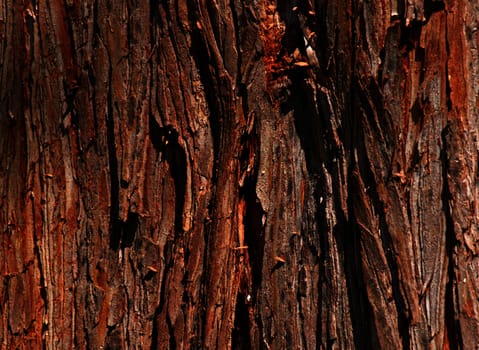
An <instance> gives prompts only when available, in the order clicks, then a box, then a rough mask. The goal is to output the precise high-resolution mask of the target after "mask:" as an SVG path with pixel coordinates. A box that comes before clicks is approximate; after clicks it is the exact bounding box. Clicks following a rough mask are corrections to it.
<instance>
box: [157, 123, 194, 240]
mask: <svg viewBox="0 0 479 350" xmlns="http://www.w3.org/2000/svg"><path fill="white" fill-rule="evenodd" d="M149 137H150V142H151V143H152V145H153V147H154V148H155V150H156V151H157V152H158V156H159V157H160V159H162V160H164V161H166V162H167V163H168V166H169V169H170V175H171V177H172V178H173V182H174V184H175V223H174V225H175V233H182V232H183V209H184V205H185V195H186V170H187V169H186V166H187V165H186V155H185V152H184V150H183V148H182V147H181V146H180V145H179V143H178V137H179V135H178V131H177V130H176V129H175V128H173V127H172V126H170V125H168V126H165V127H160V125H159V124H158V122H157V121H156V120H155V118H154V117H153V115H151V114H150V117H149Z"/></svg>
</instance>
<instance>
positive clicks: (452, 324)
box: [441, 125, 463, 349]
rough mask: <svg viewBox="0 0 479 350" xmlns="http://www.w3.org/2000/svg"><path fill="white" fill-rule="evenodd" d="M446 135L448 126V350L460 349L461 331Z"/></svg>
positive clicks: (444, 200)
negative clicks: (455, 298) (457, 314)
mask: <svg viewBox="0 0 479 350" xmlns="http://www.w3.org/2000/svg"><path fill="white" fill-rule="evenodd" d="M448 133H449V126H448V125H447V126H446V127H445V128H444V129H443V131H442V133H441V138H442V150H441V161H442V183H443V188H442V193H441V199H442V210H443V211H444V216H445V219H446V254H447V262H448V264H447V282H446V295H445V304H446V305H445V307H444V318H445V320H444V323H445V342H446V343H448V345H449V348H450V349H460V348H462V344H463V342H462V339H461V332H460V331H458V330H460V329H461V327H460V324H459V320H458V319H457V318H456V316H455V315H456V312H455V307H454V306H455V300H454V295H455V293H454V288H455V286H457V280H456V277H455V273H454V266H455V262H454V254H455V253H454V248H455V246H456V235H455V233H454V221H453V218H452V214H451V210H450V206H449V201H450V200H451V193H450V191H449V181H448V174H449V159H448V157H447V148H448Z"/></svg>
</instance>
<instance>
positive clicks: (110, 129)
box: [106, 64, 123, 250]
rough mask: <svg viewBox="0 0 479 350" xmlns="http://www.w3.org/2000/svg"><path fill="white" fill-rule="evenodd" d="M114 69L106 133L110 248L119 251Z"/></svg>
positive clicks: (109, 95) (109, 93)
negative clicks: (113, 89)
mask: <svg viewBox="0 0 479 350" xmlns="http://www.w3.org/2000/svg"><path fill="white" fill-rule="evenodd" d="M111 76H112V67H111V64H110V67H109V71H108V82H109V86H108V96H107V112H106V129H107V130H106V132H107V144H108V163H109V168H110V169H109V170H110V171H109V173H110V225H109V230H110V248H111V249H113V250H117V249H118V248H119V246H120V241H121V236H122V228H123V225H122V222H121V220H120V218H119V215H120V180H119V176H118V158H117V156H116V141H115V121H114V116H113V106H112V103H113V102H112V86H111Z"/></svg>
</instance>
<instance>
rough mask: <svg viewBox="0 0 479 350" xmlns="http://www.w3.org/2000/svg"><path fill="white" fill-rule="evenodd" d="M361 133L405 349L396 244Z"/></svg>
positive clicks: (365, 174)
mask: <svg viewBox="0 0 479 350" xmlns="http://www.w3.org/2000/svg"><path fill="white" fill-rule="evenodd" d="M357 130H358V131H359V134H360V135H361V136H360V137H359V139H358V143H357V144H356V146H357V155H358V169H359V171H360V175H361V178H362V179H363V182H364V185H365V188H366V189H367V191H368V196H369V198H370V199H371V204H372V206H373V208H374V212H375V213H377V215H378V220H379V229H380V230H381V244H382V248H383V251H384V252H385V256H386V260H387V263H388V266H389V271H390V274H391V279H392V280H391V286H392V292H393V297H394V301H395V307H396V310H397V314H398V327H399V329H398V331H399V335H400V337H401V340H402V345H403V349H405V350H406V349H409V346H410V345H409V344H410V334H409V321H410V316H409V315H408V310H407V308H406V301H405V300H404V298H403V295H402V292H401V286H400V283H401V280H400V276H399V267H398V265H397V261H396V257H395V253H394V245H393V243H392V237H391V234H390V233H389V229H388V225H387V221H386V212H385V208H384V203H383V202H382V200H381V199H380V196H379V194H378V192H377V184H376V180H375V176H374V174H373V173H372V171H371V169H370V168H369V165H370V164H371V162H370V161H369V159H368V156H367V151H366V146H365V144H364V141H363V140H364V135H363V134H362V133H363V131H362V130H361V129H360V128H358V129H357Z"/></svg>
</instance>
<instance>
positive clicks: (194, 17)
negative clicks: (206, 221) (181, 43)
mask: <svg viewBox="0 0 479 350" xmlns="http://www.w3.org/2000/svg"><path fill="white" fill-rule="evenodd" d="M196 6H197V5H194V4H193V2H188V16H189V20H190V23H192V31H191V47H190V55H191V57H192V58H193V60H194V61H195V65H196V67H197V68H198V71H199V75H200V80H201V83H202V84H203V88H204V91H205V98H206V102H207V105H208V109H209V112H210V115H209V121H210V128H211V134H212V141H213V165H214V169H215V170H214V171H213V178H212V185H213V186H212V187H213V188H214V187H215V186H214V185H216V183H217V180H218V173H217V168H218V162H219V152H220V145H221V143H220V141H221V125H220V118H222V115H223V113H222V110H223V108H222V106H221V101H220V100H219V96H221V94H220V93H219V81H220V80H219V77H218V75H217V74H219V73H218V72H219V71H220V69H215V67H214V66H213V63H212V62H213V60H212V58H211V57H210V50H209V48H208V43H207V42H206V40H207V39H206V38H205V37H204V35H203V34H202V29H200V28H198V26H197V25H196V23H200V20H202V18H200V16H199V10H198V9H197V7H196ZM213 27H214V26H213ZM213 197H214V196H212V198H213Z"/></svg>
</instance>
